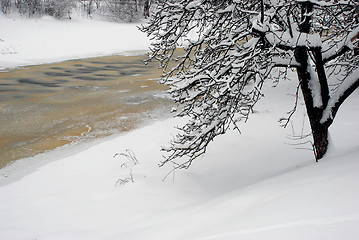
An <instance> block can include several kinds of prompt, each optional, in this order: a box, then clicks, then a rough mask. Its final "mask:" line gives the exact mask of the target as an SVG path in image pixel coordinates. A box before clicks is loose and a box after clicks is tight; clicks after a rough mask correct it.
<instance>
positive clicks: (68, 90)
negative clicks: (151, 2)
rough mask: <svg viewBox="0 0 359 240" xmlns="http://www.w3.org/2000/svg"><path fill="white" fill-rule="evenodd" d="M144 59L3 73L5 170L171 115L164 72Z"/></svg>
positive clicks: (0, 120) (0, 148) (0, 152)
mask: <svg viewBox="0 0 359 240" xmlns="http://www.w3.org/2000/svg"><path fill="white" fill-rule="evenodd" d="M143 59H145V56H117V55H116V56H108V57H99V58H89V59H81V60H73V61H66V62H61V63H56V64H45V65H37V66H28V67H23V68H19V69H12V70H6V71H2V72H0V126H1V127H0V168H2V167H4V166H6V165H7V164H9V163H10V162H12V161H15V160H17V159H20V158H26V157H31V156H34V155H37V154H39V153H42V152H45V151H48V150H52V149H55V148H57V147H59V146H63V145H66V144H76V143H79V142H86V141H90V140H92V139H95V138H101V137H105V136H109V135H113V134H118V133H121V132H124V131H128V130H130V129H133V128H135V127H136V126H139V125H140V124H143V123H144V122H146V121H149V120H150V119H157V118H162V117H164V116H169V109H170V108H171V106H172V101H171V100H170V99H169V97H168V95H167V94H166V90H167V87H166V86H164V85H160V84H159V83H158V80H159V79H158V77H159V76H160V74H161V70H159V69H158V68H157V67H156V65H155V64H149V65H147V66H146V65H144V64H143V63H142V62H141V60H143Z"/></svg>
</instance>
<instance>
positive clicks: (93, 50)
mask: <svg viewBox="0 0 359 240" xmlns="http://www.w3.org/2000/svg"><path fill="white" fill-rule="evenodd" d="M0 29H1V31H0V39H1V40H0V69H3V68H14V67H18V66H26V65H35V64H42V63H50V62H59V61H64V60H69V59H77V58H85V57H96V56H105V55H111V54H115V53H124V52H127V51H133V50H136V51H138V50H141V51H142V52H143V51H146V49H147V48H148V46H149V41H148V39H147V38H146V35H145V34H143V33H141V32H140V31H138V30H137V27H136V24H119V23H110V22H102V21H95V20H87V19H72V20H63V21H59V20H55V19H53V18H51V17H43V18H41V19H26V18H19V17H5V16H3V15H1V14H0Z"/></svg>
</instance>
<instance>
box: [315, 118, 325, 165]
mask: <svg viewBox="0 0 359 240" xmlns="http://www.w3.org/2000/svg"><path fill="white" fill-rule="evenodd" d="M312 134H313V140H314V154H315V159H316V161H317V162H318V160H319V159H321V158H323V157H324V155H325V154H326V152H327V150H328V144H329V141H328V127H327V126H325V125H323V124H320V123H319V124H316V126H315V127H313V126H312Z"/></svg>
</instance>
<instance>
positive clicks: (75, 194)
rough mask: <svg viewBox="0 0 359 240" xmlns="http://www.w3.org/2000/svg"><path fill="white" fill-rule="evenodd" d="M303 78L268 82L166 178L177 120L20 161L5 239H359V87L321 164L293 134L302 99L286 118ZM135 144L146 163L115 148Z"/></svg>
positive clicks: (0, 223)
mask: <svg viewBox="0 0 359 240" xmlns="http://www.w3.org/2000/svg"><path fill="white" fill-rule="evenodd" d="M44 34H45V33H44ZM88 34H90V33H88ZM9 44H10V43H9ZM142 44H143V46H145V45H146V44H145V42H143V43H142ZM100 45H102V44H100ZM101 51H102V50H99V52H101ZM50 58H51V57H50ZM50 58H49V59H50ZM32 59H35V58H32ZM21 61H22V60H21ZM21 61H20V60H19V61H15V60H14V63H16V62H17V63H19V62H21ZM41 61H45V60H44V59H42V60H41ZM295 88H296V81H295V80H294V81H292V82H288V81H287V82H281V83H280V84H279V85H278V87H276V88H272V87H271V86H269V85H267V86H265V95H266V97H265V98H264V99H263V100H262V101H260V102H259V103H258V105H256V109H255V113H254V114H253V115H252V116H251V118H250V119H249V121H248V123H246V124H241V125H240V127H241V130H242V134H239V133H238V132H236V131H229V132H228V133H227V134H226V135H223V136H220V137H218V138H217V139H216V140H215V141H214V142H213V143H212V144H211V145H210V146H209V148H208V151H207V153H206V154H205V155H204V156H202V157H201V158H199V159H198V160H196V161H195V162H194V164H193V165H192V167H191V168H190V169H188V170H183V171H175V172H174V174H171V175H169V176H168V177H167V178H166V180H165V181H162V179H163V178H164V177H165V176H166V174H167V173H168V172H169V171H170V170H171V169H172V166H169V165H168V166H165V167H164V168H158V162H159V161H161V160H162V154H163V153H162V152H160V151H159V150H160V148H161V146H165V145H167V144H168V141H169V139H170V136H171V134H175V130H174V128H173V127H174V126H175V125H178V124H179V125H181V124H182V123H183V120H180V119H168V120H164V121H158V122H156V123H153V124H152V125H149V126H145V127H143V128H140V129H137V130H134V131H131V132H129V133H126V134H123V135H121V136H118V137H112V138H109V139H107V140H101V141H99V142H97V143H96V144H90V145H86V146H76V147H71V146H68V147H64V148H62V149H59V150H55V151H53V152H49V153H45V154H42V155H39V156H37V157H35V158H32V159H28V160H24V161H22V163H23V164H22V163H21V161H20V162H19V163H18V165H17V167H18V169H17V170H16V165H15V166H14V167H15V172H14V171H12V172H11V173H10V174H8V173H7V171H6V169H3V170H2V171H1V173H0V174H1V175H2V178H1V180H0V181H1V184H0V213H1V217H0V239H7V240H15V239H16V240H20V239H36V240H55V239H58V240H63V239H66V240H68V239H79V240H81V239H87V240H92V239H93V240H105V239H113V240H115V239H116V240H118V239H121V240H130V239H133V240H138V239H150V240H151V239H153V240H172V239H178V240H179V239H181V240H183V239H197V240H205V239H206V240H209V239H216V240H233V239H240V240H248V239H251V240H261V239H263V240H287V239H291V240H303V239H305V240H314V239H315V240H318V239H323V240H324V239H325V240H336V239H345V240H354V239H357V237H358V235H359V206H358V204H357V203H358V200H359V177H358V172H359V161H358V156H359V146H358V142H359V125H358V121H357V119H358V115H359V113H358V111H357V103H358V101H359V93H358V91H357V92H355V93H353V94H352V96H350V98H349V99H348V100H347V102H346V103H344V105H343V107H342V109H340V111H339V113H338V116H337V118H336V120H335V123H334V124H333V126H332V127H331V129H330V132H331V137H332V139H333V142H334V146H335V148H336V151H332V152H330V153H328V155H327V156H326V157H325V158H324V159H323V160H322V161H320V162H319V163H315V162H314V157H313V155H312V152H311V151H308V150H303V149H296V148H297V147H298V145H296V144H298V143H299V142H300V141H302V140H300V141H295V140H293V138H290V137H288V136H293V134H294V135H300V134H301V133H303V134H306V133H308V126H307V124H306V123H305V122H304V123H303V117H304V109H303V106H301V105H300V106H299V108H298V111H297V113H296V114H295V116H294V117H293V126H294V127H293V128H290V127H288V128H287V129H282V128H280V127H279V124H278V122H277V121H278V119H279V118H280V117H283V116H285V114H286V112H287V111H289V110H290V109H291V108H292V106H293V103H294V96H293V95H288V94H286V92H288V89H289V90H290V92H292V93H294V92H295ZM299 147H300V148H302V147H305V148H307V147H310V146H308V145H304V146H303V145H299ZM126 149H131V150H132V151H133V152H134V153H135V154H136V157H137V159H138V162H139V163H138V164H136V165H134V164H132V163H131V161H129V159H127V158H125V157H123V156H116V157H115V158H114V157H113V156H114V155H115V154H116V153H122V152H125V151H126ZM124 163H125V164H124ZM126 163H127V164H126ZM5 176H6V177H5ZM132 180H133V182H132ZM125 182H127V183H126V184H124V185H122V184H121V183H125Z"/></svg>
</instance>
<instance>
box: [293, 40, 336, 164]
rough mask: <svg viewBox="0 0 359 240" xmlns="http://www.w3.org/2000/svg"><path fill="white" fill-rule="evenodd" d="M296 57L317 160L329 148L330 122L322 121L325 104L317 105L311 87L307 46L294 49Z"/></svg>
mask: <svg viewBox="0 0 359 240" xmlns="http://www.w3.org/2000/svg"><path fill="white" fill-rule="evenodd" d="M294 56H295V59H296V61H297V62H298V63H300V66H299V67H297V75H298V80H299V83H300V87H301V90H302V93H303V97H304V103H305V107H306V109H307V114H308V118H309V122H310V127H311V130H312V135H313V140H314V144H313V147H314V154H315V158H316V161H318V160H319V159H321V158H323V156H324V155H325V153H326V152H327V150H328V142H329V141H328V128H329V126H330V124H327V123H324V124H322V123H321V122H320V120H321V118H322V115H323V106H321V107H319V106H315V104H314V99H313V93H312V89H311V87H310V84H309V83H310V81H311V80H312V79H311V75H310V73H309V68H311V67H312V66H309V64H308V59H309V55H308V49H307V48H306V47H305V46H298V47H297V48H296V50H295V51H294Z"/></svg>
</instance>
